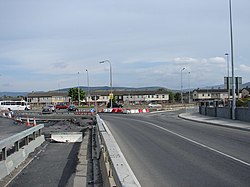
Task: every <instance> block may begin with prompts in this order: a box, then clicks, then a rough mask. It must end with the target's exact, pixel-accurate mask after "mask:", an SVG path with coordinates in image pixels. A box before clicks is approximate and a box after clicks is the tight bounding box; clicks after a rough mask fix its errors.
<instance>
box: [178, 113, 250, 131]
mask: <svg viewBox="0 0 250 187" xmlns="http://www.w3.org/2000/svg"><path fill="white" fill-rule="evenodd" d="M185 114H186V113H183V114H179V115H178V117H179V118H181V119H184V120H189V121H194V122H200V123H205V124H209V125H215V126H220V127H225V128H231V129H237V130H244V131H250V124H249V127H247V126H240V125H237V124H233V123H231V124H229V123H228V124H225V123H226V122H225V121H223V119H221V118H220V119H219V120H216V119H213V118H212V117H209V116H206V117H209V118H211V119H213V121H205V119H202V118H199V117H197V116H196V117H195V119H194V117H190V115H191V114H189V116H188V115H185ZM211 119H210V120H211ZM223 123H224V124H223Z"/></svg>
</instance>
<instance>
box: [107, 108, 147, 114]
mask: <svg viewBox="0 0 250 187" xmlns="http://www.w3.org/2000/svg"><path fill="white" fill-rule="evenodd" d="M102 112H103V113H123V114H139V113H148V112H149V109H148V108H146V109H129V108H127V109H122V108H105V109H102Z"/></svg>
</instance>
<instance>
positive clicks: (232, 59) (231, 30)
mask: <svg viewBox="0 0 250 187" xmlns="http://www.w3.org/2000/svg"><path fill="white" fill-rule="evenodd" d="M229 20H230V41H231V42H230V43H231V62H232V96H233V101H232V119H233V120H234V119H235V105H236V101H235V85H234V81H235V80H234V53H233V52H234V48H233V22H232V2H231V0H229Z"/></svg>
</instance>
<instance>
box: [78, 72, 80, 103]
mask: <svg viewBox="0 0 250 187" xmlns="http://www.w3.org/2000/svg"><path fill="white" fill-rule="evenodd" d="M78 106H80V86H79V72H78Z"/></svg>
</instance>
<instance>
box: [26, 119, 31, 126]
mask: <svg viewBox="0 0 250 187" xmlns="http://www.w3.org/2000/svg"><path fill="white" fill-rule="evenodd" d="M26 126H27V127H29V126H30V119H29V116H27V121H26Z"/></svg>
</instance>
